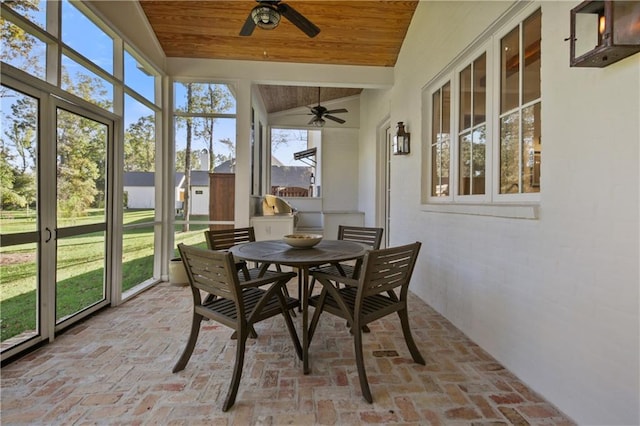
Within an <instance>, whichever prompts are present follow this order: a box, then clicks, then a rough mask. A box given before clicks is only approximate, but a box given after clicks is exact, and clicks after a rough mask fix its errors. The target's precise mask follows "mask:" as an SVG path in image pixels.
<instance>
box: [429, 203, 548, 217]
mask: <svg viewBox="0 0 640 426" xmlns="http://www.w3.org/2000/svg"><path fill="white" fill-rule="evenodd" d="M420 210H421V211H423V212H430V213H445V214H465V215H472V216H492V217H504V218H510V219H528V220H537V219H539V218H540V206H539V205H538V204H423V205H421V206H420Z"/></svg>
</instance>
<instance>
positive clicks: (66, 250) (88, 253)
mask: <svg viewBox="0 0 640 426" xmlns="http://www.w3.org/2000/svg"><path fill="white" fill-rule="evenodd" d="M94 214H96V213H94ZM97 214H99V215H102V212H97ZM153 214H154V212H153V211H152V210H133V211H125V213H124V223H125V225H135V224H147V225H143V226H141V227H136V228H132V229H128V230H127V229H125V232H124V236H123V256H122V257H123V258H122V289H123V291H125V290H128V289H130V288H132V287H133V286H135V285H137V284H139V283H141V282H142V281H144V280H146V279H149V278H152V276H153V256H154V245H153V244H154V237H153V231H154V224H153ZM0 215H2V216H1V217H0V219H1V224H2V231H1V232H2V233H3V234H7V233H15V232H25V231H33V230H35V217H33V214H28V213H27V212H6V211H5V212H0ZM96 219H100V218H99V217H98V218H96V216H91V215H88V216H86V217H83V218H79V219H75V220H73V221H69V223H67V224H66V225H80V224H86V223H95V222H96V221H97V220H96ZM176 219H177V220H178V219H181V218H176ZM191 220H196V221H197V220H207V218H206V217H192V218H191ZM206 228H207V225H191V227H190V231H189V232H187V233H183V232H182V225H176V226H175V231H176V233H175V240H176V241H175V244H176V245H177V244H178V243H180V242H184V243H186V244H199V245H204V237H203V234H202V231H203V230H204V229H206ZM104 252H105V235H104V233H103V232H97V233H93V234H87V235H81V236H77V237H70V238H61V239H59V240H58V241H57V271H56V273H57V286H56V318H57V319H61V318H64V317H66V316H68V315H71V314H73V313H75V312H77V311H78V310H80V309H82V308H84V307H87V306H90V305H92V304H94V303H96V302H98V301H100V300H102V299H103V297H104V296H103V285H102V283H103V281H104V278H103V277H104V272H105V265H104V262H105V258H104ZM175 254H176V255H177V251H176V253H175ZM0 260H1V262H0V304H1V306H0V331H1V340H2V341H4V340H6V339H8V338H10V337H13V336H16V335H18V334H21V333H23V332H25V331H30V330H35V329H36V312H35V309H36V303H37V302H36V301H37V291H36V267H37V264H36V244H24V245H19V246H11V247H3V248H0Z"/></svg>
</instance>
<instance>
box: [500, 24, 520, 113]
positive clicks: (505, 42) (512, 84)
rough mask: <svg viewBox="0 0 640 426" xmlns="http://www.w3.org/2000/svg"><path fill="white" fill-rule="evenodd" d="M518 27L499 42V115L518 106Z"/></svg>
mask: <svg viewBox="0 0 640 426" xmlns="http://www.w3.org/2000/svg"><path fill="white" fill-rule="evenodd" d="M519 29H520V27H516V28H514V29H513V30H512V31H511V32H510V33H509V34H507V35H506V36H505V37H504V38H503V39H502V40H501V41H500V113H501V114H502V113H505V112H507V111H510V110H512V109H514V108H516V107H517V106H518V105H519V90H518V87H519V76H520V45H519V43H518V39H519V38H518V34H519Z"/></svg>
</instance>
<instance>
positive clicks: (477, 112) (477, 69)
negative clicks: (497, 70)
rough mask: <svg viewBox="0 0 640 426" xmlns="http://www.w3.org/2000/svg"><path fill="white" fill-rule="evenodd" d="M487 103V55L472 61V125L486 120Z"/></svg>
mask: <svg viewBox="0 0 640 426" xmlns="http://www.w3.org/2000/svg"><path fill="white" fill-rule="evenodd" d="M486 103H487V54H486V53H483V54H482V55H480V57H478V59H476V60H475V61H473V125H474V126H477V125H478V124H480V123H483V122H484V121H485V120H486Z"/></svg>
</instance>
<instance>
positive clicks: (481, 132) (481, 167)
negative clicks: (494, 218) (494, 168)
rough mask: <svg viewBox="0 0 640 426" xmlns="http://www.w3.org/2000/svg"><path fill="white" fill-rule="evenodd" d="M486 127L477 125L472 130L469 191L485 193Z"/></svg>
mask: <svg viewBox="0 0 640 426" xmlns="http://www.w3.org/2000/svg"><path fill="white" fill-rule="evenodd" d="M486 136H487V129H486V127H485V126H482V127H478V128H476V129H475V130H474V131H473V132H472V145H471V182H472V183H471V193H472V194H484V193H485V190H484V188H485V175H486V171H485V170H486V165H485V163H486V151H487V138H486Z"/></svg>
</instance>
